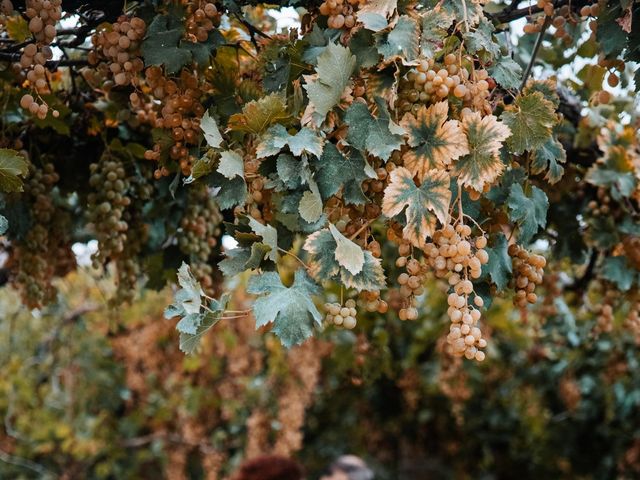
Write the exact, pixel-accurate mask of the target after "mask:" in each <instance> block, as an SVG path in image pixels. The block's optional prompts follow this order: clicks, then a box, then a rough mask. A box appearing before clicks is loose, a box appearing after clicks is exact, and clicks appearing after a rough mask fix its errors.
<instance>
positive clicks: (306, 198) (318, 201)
mask: <svg viewBox="0 0 640 480" xmlns="http://www.w3.org/2000/svg"><path fill="white" fill-rule="evenodd" d="M309 186H310V187H311V190H307V191H306V192H304V193H303V194H302V198H301V199H300V204H299V206H298V212H299V213H300V216H301V217H302V218H303V219H304V220H305V221H306V222H309V223H314V222H315V221H317V220H318V219H319V218H320V217H321V216H322V197H321V196H320V192H319V190H318V187H317V186H316V185H315V184H311V185H309Z"/></svg>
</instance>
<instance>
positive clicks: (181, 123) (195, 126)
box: [129, 67, 205, 178]
mask: <svg viewBox="0 0 640 480" xmlns="http://www.w3.org/2000/svg"><path fill="white" fill-rule="evenodd" d="M145 77H146V83H147V85H148V86H149V88H150V89H151V91H152V95H153V97H154V98H155V99H157V100H160V101H161V103H160V105H159V106H157V107H156V106H152V107H151V108H152V109H151V110H147V111H145V114H146V120H147V121H148V122H149V123H150V124H151V126H153V127H155V128H163V129H165V130H167V131H168V132H169V134H170V135H171V138H172V139H173V141H174V144H173V145H172V146H171V147H169V152H168V153H169V157H170V158H171V159H172V160H174V161H175V162H176V163H178V165H179V167H180V170H181V171H182V173H183V174H184V175H187V176H188V175H189V174H190V173H191V166H192V164H193V162H195V160H196V158H195V157H194V156H193V155H190V153H189V148H190V146H195V145H197V144H198V141H199V138H200V119H201V118H202V115H204V112H205V109H204V107H203V106H202V103H200V98H201V96H202V90H201V89H200V88H199V85H198V77H197V76H196V75H194V74H192V73H189V72H188V71H186V70H183V71H182V72H181V73H180V77H179V78H178V79H175V80H174V79H169V78H167V77H166V76H165V75H164V74H163V72H162V69H161V68H159V67H149V68H147V70H146V72H145ZM129 99H130V100H131V103H132V105H133V106H134V107H136V106H137V105H141V103H142V99H141V98H140V96H139V95H138V94H137V93H135V92H134V93H132V94H131V96H130V97H129ZM147 107H149V105H147ZM156 108H159V110H160V111H159V112H157V111H156ZM161 154H162V148H161V146H160V144H155V145H154V146H153V148H152V149H151V150H147V151H146V152H145V158H146V159H147V160H154V161H158V160H159V159H160V157H161ZM168 173H169V171H168V170H167V169H161V168H158V169H157V170H156V172H155V174H154V175H155V176H156V178H159V177H161V176H163V175H168Z"/></svg>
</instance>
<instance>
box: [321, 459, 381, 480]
mask: <svg viewBox="0 0 640 480" xmlns="http://www.w3.org/2000/svg"><path fill="white" fill-rule="evenodd" d="M322 480H373V471H372V470H371V469H370V468H369V467H367V464H366V463H364V460H362V459H361V458H360V457H356V456H355V455H343V456H341V457H339V458H338V459H337V460H336V461H335V462H333V463H332V464H331V466H330V467H329V473H328V475H325V476H324V477H322Z"/></svg>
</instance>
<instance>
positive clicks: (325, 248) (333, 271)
mask: <svg viewBox="0 0 640 480" xmlns="http://www.w3.org/2000/svg"><path fill="white" fill-rule="evenodd" d="M303 248H304V250H305V251H306V252H307V253H309V255H310V260H309V273H310V274H311V276H312V277H313V278H315V279H316V280H317V281H319V282H321V281H329V280H333V281H336V282H340V283H342V284H343V285H344V286H346V287H347V288H354V289H356V290H357V291H359V292H361V291H363V290H381V289H382V288H385V285H386V284H385V276H384V270H383V269H382V264H381V263H380V260H379V259H377V258H375V257H374V256H373V255H372V254H371V252H369V251H364V252H363V253H364V262H363V264H362V268H361V270H360V271H359V272H358V273H357V274H356V275H354V274H352V273H351V272H350V271H349V270H347V269H346V268H345V267H343V266H341V265H340V263H338V259H337V254H336V250H337V248H338V244H337V242H336V239H335V238H334V236H333V235H332V233H331V231H330V230H329V229H328V228H323V229H322V230H318V231H316V232H314V233H312V234H311V235H309V236H308V237H307V240H306V241H305V243H304V247H303Z"/></svg>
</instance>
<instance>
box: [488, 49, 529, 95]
mask: <svg viewBox="0 0 640 480" xmlns="http://www.w3.org/2000/svg"><path fill="white" fill-rule="evenodd" d="M489 74H490V75H491V78H493V79H494V80H495V81H496V83H497V84H498V85H500V86H502V87H503V88H512V89H513V88H518V87H519V86H520V83H521V82H522V67H521V66H520V64H519V63H517V62H516V61H515V60H513V59H512V58H511V57H508V56H503V57H500V59H499V60H498V61H497V62H495V63H494V64H493V65H492V66H491V67H489Z"/></svg>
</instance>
